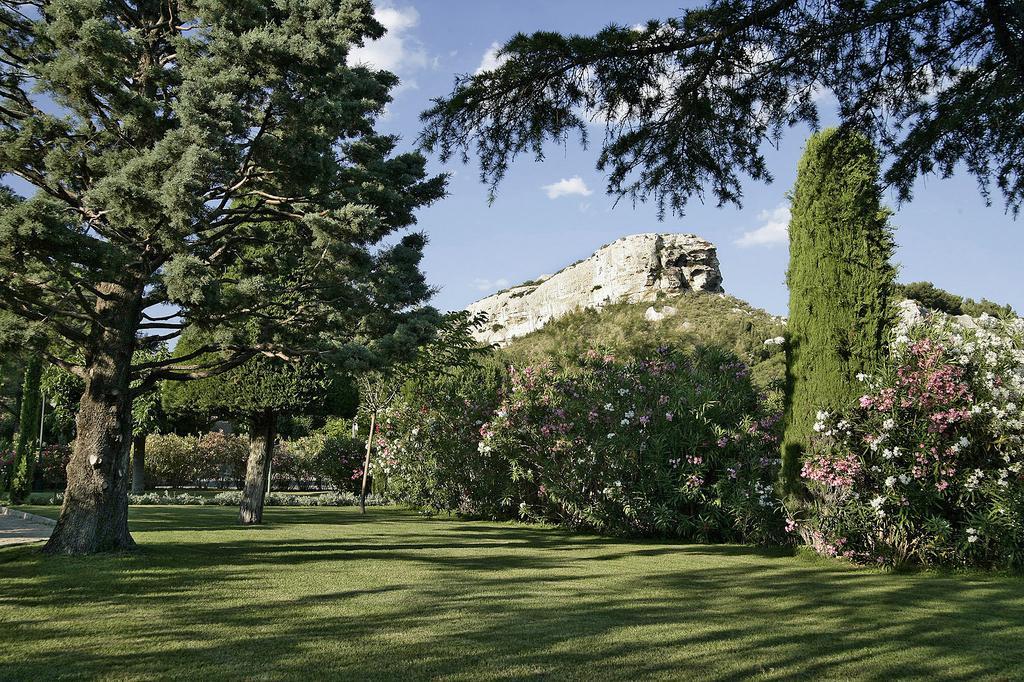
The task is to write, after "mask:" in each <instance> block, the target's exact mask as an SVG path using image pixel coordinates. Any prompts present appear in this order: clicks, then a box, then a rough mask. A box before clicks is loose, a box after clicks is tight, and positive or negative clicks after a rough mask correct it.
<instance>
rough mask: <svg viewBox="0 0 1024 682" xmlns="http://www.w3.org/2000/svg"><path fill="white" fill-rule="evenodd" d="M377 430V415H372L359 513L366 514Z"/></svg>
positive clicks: (364, 462)
mask: <svg viewBox="0 0 1024 682" xmlns="http://www.w3.org/2000/svg"><path fill="white" fill-rule="evenodd" d="M376 430H377V413H376V412H373V413H372V414H370V435H369V436H367V437H366V459H365V460H363V482H362V485H361V486H360V488H359V513H360V514H365V513H366V488H367V484H368V482H369V480H370V452H372V451H373V435H374V432H375V431H376Z"/></svg>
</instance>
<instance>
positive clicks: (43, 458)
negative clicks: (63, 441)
mask: <svg viewBox="0 0 1024 682" xmlns="http://www.w3.org/2000/svg"><path fill="white" fill-rule="evenodd" d="M70 460H71V446H70V445H46V446H44V447H43V449H42V451H41V452H39V454H38V456H37V458H36V464H35V479H36V484H37V485H38V486H39V487H40V488H42V489H43V490H63V489H64V488H65V487H67V484H68V462H69V461H70Z"/></svg>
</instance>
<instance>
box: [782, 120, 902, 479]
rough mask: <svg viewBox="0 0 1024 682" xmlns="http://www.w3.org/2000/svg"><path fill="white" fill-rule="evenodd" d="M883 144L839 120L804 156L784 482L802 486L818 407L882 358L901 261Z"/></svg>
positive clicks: (792, 272)
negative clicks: (883, 181) (887, 198)
mask: <svg viewBox="0 0 1024 682" xmlns="http://www.w3.org/2000/svg"><path fill="white" fill-rule="evenodd" d="M878 177H879V160H878V153H877V151H876V150H875V148H874V147H873V146H872V144H871V142H870V141H868V139H867V138H865V137H864V136H863V135H861V134H859V133H856V132H852V131H848V130H840V129H830V130H825V131H823V132H821V133H817V134H815V135H814V136H812V137H811V139H810V140H809V141H808V142H807V148H806V150H805V151H804V156H803V158H802V159H801V160H800V167H799V171H798V174H797V180H796V186H795V187H794V189H793V194H792V202H793V208H792V219H791V220H790V224H789V272H788V273H787V282H788V285H789V344H788V347H787V363H786V364H787V367H786V415H785V434H784V436H783V444H782V457H783V485H784V491H785V492H786V493H787V494H793V493H795V492H797V490H798V486H797V483H798V479H799V474H800V460H801V455H802V453H803V451H804V448H805V447H806V446H807V443H808V440H809V439H810V436H811V434H812V433H813V429H814V422H815V419H816V415H817V412H818V410H834V409H837V408H840V407H845V406H847V405H848V404H849V402H850V401H851V400H852V399H853V398H854V397H855V396H856V393H857V390H858V389H857V385H856V375H857V374H859V373H861V372H865V373H870V372H871V371H873V370H874V369H875V367H876V366H877V364H878V362H879V360H880V359H881V357H882V355H883V353H884V351H885V345H886V336H887V330H888V328H889V326H890V322H891V320H892V308H891V305H890V300H891V297H892V294H893V290H894V288H895V279H896V270H895V268H894V267H893V265H892V263H891V262H890V258H891V256H892V253H893V247H894V242H893V237H892V229H891V227H890V226H889V211H888V210H887V209H885V208H883V206H882V203H881V198H882V190H881V187H880V184H879V180H878Z"/></svg>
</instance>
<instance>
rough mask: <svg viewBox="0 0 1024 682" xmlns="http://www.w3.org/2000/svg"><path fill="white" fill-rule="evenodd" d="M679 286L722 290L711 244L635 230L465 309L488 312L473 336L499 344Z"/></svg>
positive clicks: (677, 289)
mask: <svg viewBox="0 0 1024 682" xmlns="http://www.w3.org/2000/svg"><path fill="white" fill-rule="evenodd" d="M683 291H702V292H712V293H721V292H722V291H723V289H722V273H721V271H720V270H719V268H718V254H717V251H716V249H715V246H714V244H712V243H711V242H709V241H707V240H705V239H701V238H700V237H698V236H696V235H692V234H635V235H632V236H629V237H623V238H622V239H619V240H617V241H614V242H612V243H611V244H608V245H607V246H603V247H601V248H600V249H598V250H597V251H596V252H595V253H594V255H592V256H590V257H589V258H587V259H585V260H582V261H580V262H578V263H575V264H573V265H570V266H569V267H567V268H565V269H563V270H561V271H560V272H558V273H557V274H554V275H550V276H544V277H541V278H539V279H537V280H535V281H533V282H528V283H526V284H522V285H519V286H517V287H512V288H511V289H506V290H505V291H501V292H498V293H496V294H494V295H492V296H488V297H487V298H484V299H481V300H479V301H477V302H476V303H473V304H472V305H470V306H469V307H468V310H469V311H470V312H472V313H481V312H482V313H486V315H487V319H488V322H487V324H486V326H485V327H484V328H483V329H482V330H480V331H479V332H478V333H477V338H478V339H479V340H480V341H483V342H485V343H498V344H500V343H504V342H506V341H508V340H510V339H513V338H515V337H517V336H523V335H524V334H529V333H530V332H533V331H536V330H537V329H540V328H541V327H543V326H544V325H545V324H547V322H549V321H550V320H553V319H555V318H557V317H561V316H562V315H565V314H566V313H569V312H572V311H574V310H578V309H585V308H600V307H602V306H605V305H608V304H610V303H620V302H629V303H637V302H640V301H654V300H655V299H656V298H657V297H658V294H661V293H665V294H674V293H680V292H683Z"/></svg>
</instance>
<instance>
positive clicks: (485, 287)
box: [473, 277, 508, 291]
mask: <svg viewBox="0 0 1024 682" xmlns="http://www.w3.org/2000/svg"><path fill="white" fill-rule="evenodd" d="M473 288H474V289H476V290H477V291H497V290H498V289H506V288H508V280H507V279H505V278H504V277H501V278H499V279H494V280H491V279H482V278H480V277H477V278H476V279H474V280H473Z"/></svg>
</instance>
